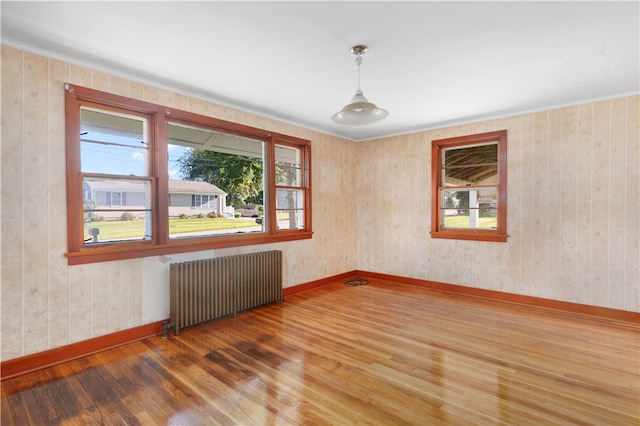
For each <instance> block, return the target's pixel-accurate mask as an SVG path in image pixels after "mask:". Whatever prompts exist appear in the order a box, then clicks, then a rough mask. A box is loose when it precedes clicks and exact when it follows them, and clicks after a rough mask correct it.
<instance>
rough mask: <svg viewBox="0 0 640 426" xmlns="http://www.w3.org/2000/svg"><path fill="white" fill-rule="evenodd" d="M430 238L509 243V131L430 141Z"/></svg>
mask: <svg viewBox="0 0 640 426" xmlns="http://www.w3.org/2000/svg"><path fill="white" fill-rule="evenodd" d="M431 237H432V238H448V239H460V240H478V241H495V242H505V241H506V240H507V237H508V235H507V131H506V130H501V131H496V132H488V133H481V134H475V135H468V136H461V137H455V138H448V139H439V140H434V141H432V143H431Z"/></svg>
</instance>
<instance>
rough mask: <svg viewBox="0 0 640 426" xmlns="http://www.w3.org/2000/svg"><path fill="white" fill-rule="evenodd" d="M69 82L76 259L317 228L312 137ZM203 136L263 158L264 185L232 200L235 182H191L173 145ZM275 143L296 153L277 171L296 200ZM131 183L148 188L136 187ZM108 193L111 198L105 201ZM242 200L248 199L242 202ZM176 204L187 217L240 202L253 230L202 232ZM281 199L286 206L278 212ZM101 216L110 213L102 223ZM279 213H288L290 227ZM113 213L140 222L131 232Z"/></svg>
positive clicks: (71, 237) (244, 157) (193, 247)
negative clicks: (178, 219) (177, 212)
mask: <svg viewBox="0 0 640 426" xmlns="http://www.w3.org/2000/svg"><path fill="white" fill-rule="evenodd" d="M65 90H66V93H65V105H66V106H65V108H66V110H65V117H66V121H65V122H66V148H67V225H68V235H67V241H68V252H67V258H68V261H69V264H82V263H90V262H100V261H106V260H116V259H127V258H135V257H144V256H152V255H162V254H171V253H179V252H189V251H199V250H209V249H218V248H224V247H235V246H242V245H252V244H266V243H275V242H282V241H292V240H299V239H307V238H311V237H312V231H311V179H310V178H311V169H310V160H311V148H310V142H309V141H308V140H304V139H299V138H295V137H291V136H288V135H283V134H278V133H273V132H270V131H268V130H264V129H258V128H253V127H248V126H243V125H240V124H237V123H231V122H227V121H222V120H218V119H214V118H211V117H206V116H202V115H198V114H194V113H190V112H186V111H180V110H175V109H171V108H167V107H165V106H161V105H156V104H152V103H148V102H143V101H138V100H135V99H130V98H126V97H123V96H118V95H113V94H110V93H106V92H101V91H97V90H93V89H88V88H84V87H78V86H73V85H71V84H66V85H65ZM178 127H182V128H183V129H181V130H184V129H187V133H191V136H190V137H187V138H178V137H177V136H178V135H177V134H175V132H174V131H175V130H176V129H177V128H178ZM170 132H171V133H172V134H171V135H170V134H169V133H170ZM182 133H183V134H184V131H183V132H182ZM197 136H206V137H207V138H210V137H212V139H211V140H209V141H208V142H207V143H213V145H211V146H213V147H215V148H214V149H215V153H216V154H220V155H222V154H225V155H228V156H232V157H235V158H236V159H238V158H240V159H241V161H242V162H251V163H254V164H256V165H258V166H259V168H260V172H259V173H258V172H255V170H254V172H255V173H254V174H253V175H252V177H253V178H255V179H254V180H257V182H258V184H259V185H258V189H257V190H256V189H255V187H254V188H253V193H252V194H251V198H249V197H247V196H245V197H244V198H243V199H241V200H233V199H230V200H227V196H228V194H227V191H222V190H220V188H217V190H216V188H215V187H216V186H215V185H212V184H209V183H208V181H207V180H205V179H202V180H194V181H192V182H191V183H193V184H195V185H196V186H198V185H200V186H199V187H198V188H195V189H194V188H188V191H186V192H185V191H184V190H183V189H184V188H182V187H181V186H180V185H181V180H180V176H178V175H176V174H175V173H176V170H177V169H176V167H175V166H176V165H177V163H176V157H173V160H172V154H173V151H174V150H175V149H176V148H179V149H183V150H184V149H193V150H197V149H201V148H198V142H200V143H202V142H203V140H201V139H198V138H197ZM220 136H224V137H222V139H220ZM172 138H173V140H171V142H170V139H172ZM214 140H216V141H218V142H219V143H217V142H216V143H217V144H216V143H214V142H212V141H214ZM239 141H240V143H238V142H239ZM246 141H251V143H247V142H246ZM225 143H226V145H225ZM276 144H277V145H279V146H280V147H281V148H284V150H285V152H287V151H291V152H294V153H295V154H296V156H297V160H296V161H293V162H291V161H287V164H284V165H282V166H283V167H284V168H286V169H287V171H286V172H285V173H284V176H286V178H284V180H279V181H278V182H279V184H281V185H279V186H278V189H289V190H293V191H296V192H294V193H293V194H291V195H292V198H293V199H295V202H294V203H292V204H287V205H284V206H281V205H280V204H278V202H277V197H278V195H277V190H276V176H280V173H276V164H275V163H276V157H277V156H278V157H280V155H277V154H276V151H277V150H278V151H281V148H276ZM282 155H284V154H282ZM285 157H286V156H285ZM167 159H169V161H167ZM287 159H288V158H287ZM252 173H253V172H252ZM287 179H288V180H287ZM287 182H289V183H290V186H288V185H287ZM202 185H204V186H205V187H203V186H202ZM207 185H208V186H207ZM100 186H102V187H104V188H101V189H104V190H105V191H104V194H102V195H101V196H102V197H103V198H104V201H101V203H99V204H98V202H97V201H96V200H95V199H94V198H92V197H97V196H98V195H97V194H96V193H95V192H92V188H91V187H96V188H97V187H100ZM212 186H213V188H212ZM124 187H126V188H124ZM133 187H137V188H138V189H139V188H143V189H142V190H141V191H138V192H136V191H134V190H133ZM107 193H109V194H110V195H107ZM229 193H230V194H232V195H233V194H234V193H235V191H229ZM114 194H116V195H114ZM118 194H119V195H118ZM107 197H109V203H108V204H105V203H106V200H107ZM196 197H197V198H198V202H199V203H200V206H201V207H205V206H206V207H207V208H205V209H196V208H195V201H196ZM239 202H242V203H246V204H238V205H236V203H239ZM171 206H176V207H181V208H182V207H184V208H186V209H187V210H188V213H186V215H187V216H188V217H190V218H198V219H200V218H201V217H209V216H211V217H212V218H213V217H214V216H222V217H224V218H225V219H227V220H233V219H234V218H235V217H236V216H238V215H239V212H240V211H242V215H243V220H244V222H243V223H241V225H242V227H243V228H250V231H246V230H245V231H241V232H238V231H234V232H231V231H229V230H228V229H225V230H222V231H221V232H210V231H211V230H210V229H207V230H205V231H204V232H200V231H202V230H201V229H197V230H195V231H194V232H198V234H195V233H192V234H190V235H189V234H188V233H186V232H184V229H182V230H180V229H178V228H179V227H178V228H177V227H176V226H175V221H172V220H171V218H170V212H171V211H172V209H171ZM234 206H237V207H239V209H234ZM292 206H293V207H292ZM276 207H279V208H281V209H282V210H283V212H284V213H286V214H287V215H288V216H285V215H283V214H282V213H283V212H280V213H279V214H277V213H276ZM209 208H211V210H209ZM214 212H216V213H215V214H214ZM217 212H220V214H218V213H217ZM98 216H104V219H105V220H104V221H102V222H101V224H99V223H98V222H99V220H98V219H100V218H99V217H98ZM107 216H108V217H109V219H110V220H109V221H107V220H106V218H107ZM255 216H259V217H255ZM278 216H280V217H281V218H282V217H285V219H284V220H286V223H284V224H283V226H282V228H280V226H279V222H278V220H277V219H276V218H277V217H278ZM289 216H292V217H293V218H292V219H291V218H290V217H289ZM116 219H117V220H116ZM116 222H121V223H116ZM126 222H135V224H133V223H126ZM107 223H109V225H111V226H115V227H116V228H119V230H126V229H125V228H127V226H125V225H129V226H131V227H134V228H135V229H133V230H132V229H131V228H129V230H128V231H127V232H128V234H127V235H123V234H122V233H120V234H118V233H114V232H111V231H110V230H107V226H106V224H107ZM114 224H115V225H114ZM134 225H135V226H134ZM90 229H91V231H89V230H90ZM107 231H109V232H107ZM178 234H180V237H177V235H178Z"/></svg>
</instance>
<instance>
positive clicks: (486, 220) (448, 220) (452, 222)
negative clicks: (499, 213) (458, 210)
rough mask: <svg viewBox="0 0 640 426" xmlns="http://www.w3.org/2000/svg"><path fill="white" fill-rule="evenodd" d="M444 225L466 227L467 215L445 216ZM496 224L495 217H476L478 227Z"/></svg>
mask: <svg viewBox="0 0 640 426" xmlns="http://www.w3.org/2000/svg"><path fill="white" fill-rule="evenodd" d="M444 226H445V227H446V228H468V227H469V216H445V217H444ZM497 226H498V219H497V218H495V217H481V218H479V219H478V228H482V229H491V228H496V227H497Z"/></svg>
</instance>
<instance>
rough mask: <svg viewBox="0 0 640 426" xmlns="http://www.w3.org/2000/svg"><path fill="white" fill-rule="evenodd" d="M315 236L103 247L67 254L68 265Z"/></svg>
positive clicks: (298, 234) (295, 234)
mask: <svg viewBox="0 0 640 426" xmlns="http://www.w3.org/2000/svg"><path fill="white" fill-rule="evenodd" d="M312 236H313V232H306V231H303V232H286V233H284V232H283V233H279V234H276V235H261V236H255V235H252V236H250V237H249V238H238V237H235V236H234V237H232V238H220V239H217V240H216V241H211V240H210V239H208V240H203V239H200V240H197V239H185V240H180V241H171V242H170V243H168V244H165V245H150V244H146V245H145V244H136V245H135V246H133V245H128V246H126V247H123V246H122V245H119V244H111V245H108V246H107V245H105V246H100V247H83V248H82V249H81V250H80V251H78V252H72V253H66V254H65V256H66V257H67V263H68V264H69V265H84V264H88V263H97V262H108V261H113V260H126V259H136V258H141V257H151V256H163V255H169V254H175V253H188V252H193V251H204V250H214V249H222V248H229V247H241V246H252V245H259V244H270V243H279V242H285V241H296V240H306V239H310V238H311V237H312Z"/></svg>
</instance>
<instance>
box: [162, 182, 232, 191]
mask: <svg viewBox="0 0 640 426" xmlns="http://www.w3.org/2000/svg"><path fill="white" fill-rule="evenodd" d="M169 193H170V194H214V195H227V193H226V192H224V191H223V190H222V189H220V188H218V187H217V186H215V185H213V184H210V183H209V182H202V181H193V180H173V179H171V180H169Z"/></svg>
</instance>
